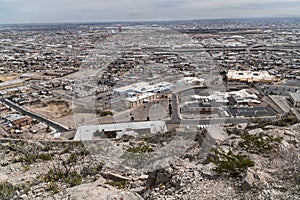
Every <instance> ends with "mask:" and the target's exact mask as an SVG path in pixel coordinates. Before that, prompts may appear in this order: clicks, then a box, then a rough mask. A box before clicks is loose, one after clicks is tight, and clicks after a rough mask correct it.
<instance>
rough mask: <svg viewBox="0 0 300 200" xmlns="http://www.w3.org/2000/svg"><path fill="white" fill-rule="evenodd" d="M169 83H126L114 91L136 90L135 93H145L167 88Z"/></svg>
mask: <svg viewBox="0 0 300 200" xmlns="http://www.w3.org/2000/svg"><path fill="white" fill-rule="evenodd" d="M170 85H171V84H170V83H169V82H160V83H153V84H152V83H147V82H139V83H134V84H131V85H126V86H124V87H120V88H116V89H114V91H115V92H118V93H126V92H127V93H128V92H136V93H145V92H152V91H155V90H160V89H161V88H167V87H168V86H170Z"/></svg>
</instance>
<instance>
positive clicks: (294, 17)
mask: <svg viewBox="0 0 300 200" xmlns="http://www.w3.org/2000/svg"><path fill="white" fill-rule="evenodd" d="M251 19H262V20H264V19H270V20H272V19H274V20H276V19H278V20H281V19H282V20H284V19H299V20H300V15H299V16H270V17H227V18H199V19H160V20H123V21H122V20H121V21H119V20H111V21H110V20H107V21H53V22H14V23H9V22H8V23H3V22H0V25H39V24H40V25H47V24H48V25H52V24H94V23H95V24H97V23H99V24H118V23H120V24H122V23H156V22H157V23H161V22H185V21H187V22H188V21H191V22H192V21H210V20H212V21H213V20H251Z"/></svg>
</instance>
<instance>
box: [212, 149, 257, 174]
mask: <svg viewBox="0 0 300 200" xmlns="http://www.w3.org/2000/svg"><path fill="white" fill-rule="evenodd" d="M212 153H213V154H212V155H213V156H212V155H211V156H210V157H209V158H208V160H209V162H213V163H215V164H216V165H217V167H216V168H215V171H216V172H218V173H226V174H229V175H230V176H234V177H239V176H242V175H243V174H244V173H245V172H246V171H247V169H248V168H249V167H253V166H254V162H253V161H252V160H251V159H250V158H249V157H248V156H246V155H240V154H234V153H233V152H232V151H229V152H228V153H225V152H223V151H221V150H218V149H215V148H213V149H212Z"/></svg>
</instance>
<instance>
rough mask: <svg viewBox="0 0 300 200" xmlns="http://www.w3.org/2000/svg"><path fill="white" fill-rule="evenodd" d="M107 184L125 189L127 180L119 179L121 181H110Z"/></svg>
mask: <svg viewBox="0 0 300 200" xmlns="http://www.w3.org/2000/svg"><path fill="white" fill-rule="evenodd" d="M106 184H107V185H110V186H113V187H115V188H118V189H125V188H126V184H127V181H119V182H114V181H109V182H107V183H106Z"/></svg>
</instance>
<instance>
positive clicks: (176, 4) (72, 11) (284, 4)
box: [0, 0, 300, 23]
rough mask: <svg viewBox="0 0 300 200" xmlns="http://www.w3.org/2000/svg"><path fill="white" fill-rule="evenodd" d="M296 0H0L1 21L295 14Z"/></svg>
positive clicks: (296, 14) (23, 21)
mask: <svg viewBox="0 0 300 200" xmlns="http://www.w3.org/2000/svg"><path fill="white" fill-rule="evenodd" d="M299 10H300V2H299V1H296V0H286V1H283V0H266V1H263V2H261V1H258V0H243V1H237V0H234V1H231V2H230V3H229V2H228V1H225V0H211V1H196V0H163V1H161V0H146V1H137V0H122V1H121V2H120V1H115V0H113V1H109V2H107V1H103V0H100V1H96V0H89V1H88V2H83V1H81V0H73V1H71V0H66V1H63V2H61V1H58V0H54V1H37V0H28V1H26V2H24V1H21V0H0V23H48V22H50V23H51V22H105V21H156V20H157V21H159V20H189V19H218V18H219V19H220V18H222V19H223V18H253V17H298V16H299V12H298V11H299Z"/></svg>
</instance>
